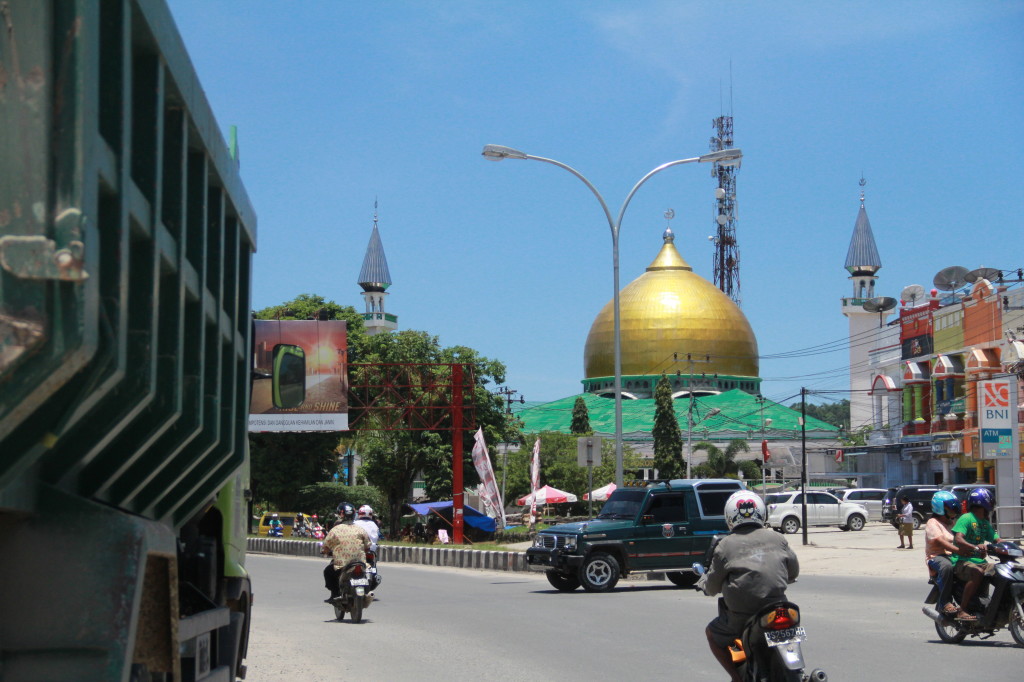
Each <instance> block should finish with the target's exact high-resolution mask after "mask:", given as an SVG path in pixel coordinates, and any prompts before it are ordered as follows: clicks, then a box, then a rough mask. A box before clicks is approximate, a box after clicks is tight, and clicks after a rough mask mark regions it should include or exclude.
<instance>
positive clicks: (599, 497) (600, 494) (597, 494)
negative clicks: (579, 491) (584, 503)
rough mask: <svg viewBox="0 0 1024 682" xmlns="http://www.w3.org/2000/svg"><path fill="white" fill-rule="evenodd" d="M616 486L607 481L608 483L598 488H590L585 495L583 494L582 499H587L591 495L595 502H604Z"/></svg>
mask: <svg viewBox="0 0 1024 682" xmlns="http://www.w3.org/2000/svg"><path fill="white" fill-rule="evenodd" d="M616 487H617V486H616V485H615V484H614V483H609V484H608V485H606V486H604V487H603V488H598V489H597V490H591V491H590V492H589V493H587V494H586V495H584V496H583V499H584V500H589V499H590V498H591V497H593V498H594V500H596V501H597V502H604V501H605V500H607V499H608V496H609V495H611V494H612V493H613V492H615V488H616Z"/></svg>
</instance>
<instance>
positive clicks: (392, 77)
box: [169, 0, 1024, 403]
mask: <svg viewBox="0 0 1024 682" xmlns="http://www.w3.org/2000/svg"><path fill="white" fill-rule="evenodd" d="M169 4H170V7H171V12H172V14H173V15H174V17H175V20H176V22H177V24H178V29H179V31H180V32H181V34H182V37H183V39H184V42H185V45H186V47H187V48H188V50H189V52H190V54H191V57H192V61H193V64H194V65H195V68H196V70H197V72H198V73H199V78H200V81H201V83H202V84H203V87H204V89H205V91H206V95H207V97H208V99H209V100H210V103H211V105H212V108H213V111H214V113H215V114H216V116H217V119H218V121H219V123H220V125H221V128H222V129H223V130H224V131H226V130H227V128H228V126H230V125H236V126H238V129H239V137H240V145H241V164H242V166H241V169H242V177H243V180H244V182H245V185H246V188H247V190H248V192H249V195H250V198H251V200H252V202H253V204H254V206H255V208H256V212H257V216H258V219H259V225H258V229H259V251H258V253H257V255H256V257H255V267H254V278H253V288H254V307H256V308H262V307H266V306H268V305H273V304H276V303H280V302H282V301H285V300H289V299H291V298H293V297H294V296H296V295H297V294H300V293H317V294H320V295H323V296H325V297H326V298H328V299H333V300H335V301H337V302H338V303H341V304H346V305H352V306H355V307H356V309H357V310H360V311H361V310H362V309H363V302H362V298H361V297H360V295H359V293H360V289H359V287H358V285H357V284H356V280H357V278H358V273H359V268H360V266H361V264H362V258H363V254H364V252H365V249H366V245H367V241H368V240H369V236H370V231H371V228H372V218H373V210H374V209H373V206H374V200H375V199H376V200H378V201H379V203H380V208H379V218H380V223H379V225H380V230H381V236H382V239H383V243H384V248H385V251H386V253H387V258H388V264H389V266H390V270H391V275H392V280H393V281H394V284H393V286H392V287H391V289H390V290H389V291H390V294H391V296H390V297H389V299H388V303H387V309H388V311H389V312H393V313H395V314H397V315H398V316H399V325H400V328H402V329H422V330H426V331H429V332H431V333H433V334H436V335H438V336H439V337H440V339H441V342H442V343H443V344H445V345H455V344H460V345H467V346H470V347H472V348H475V349H477V350H478V351H480V352H481V353H482V354H484V355H486V356H488V357H491V358H495V359H498V360H501V361H503V362H504V363H505V364H506V365H507V367H508V381H507V383H508V385H509V386H511V387H512V388H514V389H516V390H518V391H520V392H521V394H522V395H524V396H525V397H526V399H527V400H554V399H557V398H560V397H564V396H566V395H571V394H573V393H578V392H579V391H580V390H581V388H580V383H579V381H580V379H581V378H582V374H583V345H584V342H585V340H586V336H587V333H588V331H589V329H590V325H591V323H592V322H593V319H594V317H595V316H596V315H597V313H598V311H600V309H601V308H602V306H603V305H604V304H605V303H606V302H607V301H608V300H609V299H610V298H611V295H612V261H611V237H610V234H609V230H608V226H607V223H606V221H605V219H604V217H603V214H602V213H601V211H600V207H599V205H598V203H597V201H596V200H595V199H594V197H593V195H591V194H590V192H589V191H588V190H587V189H586V187H585V186H584V185H583V184H582V183H580V182H579V180H577V179H576V178H574V177H572V175H570V174H569V173H567V172H565V171H563V170H560V169H557V168H555V167H553V166H550V165H547V164H542V163H537V162H533V161H511V160H509V161H503V162H501V163H491V162H488V161H486V160H484V159H483V158H482V157H481V156H480V151H481V148H482V147H483V145H484V144H487V143H495V144H503V145H508V146H511V147H516V148H518V149H521V150H523V151H526V152H528V153H530V154H535V155H538V156H546V157H550V158H554V159H558V160H559V161H562V162H564V163H567V164H569V165H571V166H573V167H575V168H576V169H578V170H579V171H580V172H582V173H583V174H584V175H586V176H587V177H588V178H589V179H590V180H591V181H592V182H593V183H594V184H595V185H596V186H597V188H598V189H599V190H600V191H601V193H602V194H603V195H604V197H605V199H606V200H607V201H608V203H609V205H610V207H611V210H612V211H613V213H617V211H618V207H619V206H620V205H621V203H622V201H623V199H624V198H625V196H626V194H627V193H628V191H629V189H630V188H631V187H632V186H633V184H634V183H635V182H636V181H637V180H639V179H640V178H641V177H642V176H643V175H644V174H645V173H647V171H649V170H651V169H652V168H654V167H655V166H658V165H660V164H661V163H664V162H666V161H670V160H674V159H679V158H686V157H691V156H697V155H700V154H702V153H705V152H706V151H707V150H708V139H709V137H710V136H711V134H712V132H713V129H712V125H711V122H712V119H714V118H715V117H716V116H719V115H720V114H722V113H730V112H731V113H732V115H733V116H734V119H735V140H736V146H738V147H740V148H742V149H743V152H744V161H743V166H742V168H741V170H740V171H739V173H738V176H737V201H738V215H739V221H738V224H737V235H738V242H739V249H740V256H741V270H740V278H741V285H742V289H741V291H742V297H743V310H744V312H745V313H746V315H747V316H748V318H749V320H750V322H751V325H752V326H753V328H754V331H755V333H756V334H757V336H758V343H759V346H760V353H761V354H762V355H769V354H775V353H783V352H789V351H795V350H799V349H803V348H808V347H810V346H814V345H817V344H822V343H826V342H831V341H835V340H837V339H842V338H845V336H846V334H847V323H846V319H845V318H844V317H843V316H842V315H841V314H840V301H839V299H840V298H841V297H842V296H844V295H848V291H849V290H850V284H849V282H848V280H847V279H846V272H845V271H844V270H843V263H844V261H845V257H846V250H847V247H848V245H849V240H850V236H851V234H852V231H853V226H854V221H855V219H856V215H857V209H858V206H859V203H858V202H859V200H858V197H859V191H860V188H859V187H858V180H859V179H860V177H861V173H863V174H864V176H865V177H866V179H867V183H868V184H867V187H866V193H867V200H866V206H867V210H868V215H869V217H870V219H871V224H872V227H873V229H874V233H875V237H876V240H877V243H878V249H879V252H880V254H881V258H882V263H883V268H882V270H881V271H880V273H879V275H880V279H879V284H878V293H879V294H880V295H891V296H895V297H898V296H899V292H900V290H901V289H902V288H903V287H904V286H906V285H908V284H912V283H918V284H922V285H924V286H925V288H926V289H930V288H931V281H932V277H933V276H934V274H935V273H936V272H937V271H938V270H940V269H941V268H944V267H946V266H949V265H963V266H965V267H967V268H969V269H973V268H976V267H979V266H987V267H996V268H1002V269H1010V268H1013V269H1016V268H1018V267H1022V266H1024V247H1022V242H1024V239H1022V235H1024V231H1022V220H1021V216H1022V215H1024V185H1022V178H1024V114H1022V112H1024V40H1022V39H1021V36H1022V35H1024V3H1022V2H985V3H977V2H896V3H878V2H844V3H813V2H772V3H755V2H731V3H722V2H660V1H644V0H639V1H636V2H629V3H625V2H608V1H600V0H597V1H588V2H582V1H578V2H568V1H566V2H558V1H539V0H538V1H522V2H474V1H468V0H467V1H462V0H445V1H440V2H388V1H382V2H372V3H370V2H326V1H325V2H291V3H284V2H270V1H252V0H249V1H246V2H242V1H241V0H239V1H228V0H220V1H218V2H210V1H209V0H170V2H169ZM730 65H731V66H730ZM730 73H731V80H730ZM225 136H226V132H225ZM713 190H714V181H713V180H712V178H711V177H710V174H709V168H708V166H704V165H700V166H698V165H685V166H681V167H678V168H673V169H670V170H668V171H665V172H664V173H662V174H660V175H658V176H656V177H655V178H653V179H652V180H651V181H649V182H648V183H647V184H646V185H645V186H644V187H643V188H642V189H641V190H640V191H639V193H638V194H637V196H636V197H635V198H634V200H633V201H632V203H631V204H630V207H629V210H628V212H627V213H626V217H625V220H624V221H623V226H622V234H621V244H620V249H621V254H620V258H621V273H622V274H621V277H622V285H623V286H625V285H626V284H628V283H629V282H630V281H632V280H633V279H634V278H636V277H638V276H639V275H640V274H642V273H643V271H644V268H645V267H646V266H647V265H648V264H649V263H650V261H651V260H652V259H653V258H654V256H655V255H656V253H657V251H658V249H659V247H660V244H661V234H662V232H663V230H664V228H665V219H664V218H663V217H662V215H663V213H664V211H665V209H667V208H672V209H674V211H675V213H676V218H675V219H674V220H673V221H672V228H673V230H674V231H675V233H676V235H677V237H676V245H677V246H678V247H679V250H680V252H681V253H682V254H683V256H684V257H685V258H686V259H687V260H688V261H689V262H690V264H691V265H692V266H693V267H694V269H695V270H696V271H697V272H698V273H700V274H702V275H703V276H705V277H707V278H708V279H711V278H712V249H713V247H712V245H711V243H710V242H709V241H708V239H707V237H708V235H709V234H711V233H712V232H713V231H714V222H713V218H714V213H715V211H714V199H713ZM846 363H847V354H846V350H845V349H842V348H840V349H839V350H837V351H836V352H833V353H828V354H818V355H806V356H803V357H798V358H794V359H787V360H768V359H765V360H762V362H761V375H762V377H764V378H765V383H764V385H763V390H764V393H765V395H766V396H768V397H770V398H773V399H777V400H778V399H784V398H787V397H789V396H792V395H793V394H795V393H798V392H799V390H800V387H801V386H807V387H809V388H812V389H821V390H826V389H843V388H847V387H848V385H849V384H848V380H847V375H846ZM786 402H787V403H788V402H790V401H786Z"/></svg>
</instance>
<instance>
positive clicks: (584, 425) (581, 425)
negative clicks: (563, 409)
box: [569, 396, 591, 436]
mask: <svg viewBox="0 0 1024 682" xmlns="http://www.w3.org/2000/svg"><path fill="white" fill-rule="evenodd" d="M569 432H570V433H572V434H574V435H577V436H585V435H587V434H588V433H591V429H590V413H589V412H588V411H587V404H586V403H585V402H583V396H576V404H574V405H573V406H572V425H571V426H570V427H569Z"/></svg>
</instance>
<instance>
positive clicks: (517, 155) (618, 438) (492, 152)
mask: <svg viewBox="0 0 1024 682" xmlns="http://www.w3.org/2000/svg"><path fill="white" fill-rule="evenodd" d="M482 154H483V156H484V158H486V159H489V160H491V161H501V160H503V159H531V160H533V161H543V162H544V163H550V164H552V165H554V166H558V167H559V168H562V169H565V170H567V171H569V172H570V173H572V174H573V175H575V176H576V177H577V178H579V179H580V180H581V181H582V182H583V184H584V185H586V186H587V188H588V189H590V191H591V192H593V193H594V196H595V197H597V201H598V202H599V203H600V204H601V210H603V211H604V217H605V218H606V219H607V220H608V228H609V229H610V230H611V233H612V269H613V272H614V276H613V280H614V281H613V287H614V295H613V297H612V301H613V310H614V318H615V350H614V353H615V484H616V485H619V486H621V485H622V330H621V329H620V320H619V228H620V227H621V226H622V216H623V215H624V214H625V213H626V207H627V206H629V202H630V200H632V198H633V195H634V194H636V191H637V190H638V189H640V187H641V185H643V184H644V183H645V182H647V181H648V180H649V179H650V178H651V176H653V175H656V174H657V173H660V172H661V171H663V170H665V169H666V168H671V167H672V166H680V165H682V164H684V163H718V164H721V165H727V166H732V165H737V164H739V162H740V160H741V159H742V158H743V152H742V151H740V150H739V149H720V150H718V151H715V152H711V153H710V154H704V155H703V156H695V157H693V158H691V159H680V160H678V161H669V162H668V163H663V164H661V165H660V166H658V167H657V168H655V169H654V170H652V171H650V172H649V173H647V175H645V176H643V177H642V178H640V181H639V182H637V183H636V184H635V185H633V189H631V190H630V191H629V194H627V195H626V200H625V201H623V202H622V208H621V209H619V215H618V217H617V218H615V219H612V214H611V211H610V210H608V204H607V203H606V202H605V200H604V197H602V196H601V193H600V192H598V191H597V188H596V187H594V185H593V184H592V183H591V182H590V180H587V179H586V178H585V177H584V176H583V174H582V173H580V172H579V171H578V170H576V169H575V168H573V167H572V166H568V165H566V164H564V163H562V162H561V161H555V160H554V159H546V158H544V157H543V156H533V155H532V154H527V153H526V152H521V151H519V150H518V149H513V148H511V147H503V146H502V145H498V144H488V145H484V149H483V152H482ZM687 475H689V467H687Z"/></svg>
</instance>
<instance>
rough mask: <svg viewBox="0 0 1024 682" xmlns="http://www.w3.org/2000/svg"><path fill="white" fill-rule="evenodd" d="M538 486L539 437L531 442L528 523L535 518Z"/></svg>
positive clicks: (532, 521)
mask: <svg viewBox="0 0 1024 682" xmlns="http://www.w3.org/2000/svg"><path fill="white" fill-rule="evenodd" d="M538 488H540V438H538V439H537V442H535V443H534V444H533V462H532V463H531V464H530V495H531V497H532V499H531V500H530V523H531V524H533V523H534V519H536V518H537V489H538Z"/></svg>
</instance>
